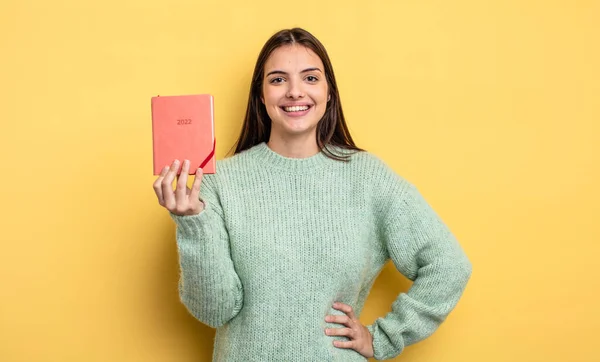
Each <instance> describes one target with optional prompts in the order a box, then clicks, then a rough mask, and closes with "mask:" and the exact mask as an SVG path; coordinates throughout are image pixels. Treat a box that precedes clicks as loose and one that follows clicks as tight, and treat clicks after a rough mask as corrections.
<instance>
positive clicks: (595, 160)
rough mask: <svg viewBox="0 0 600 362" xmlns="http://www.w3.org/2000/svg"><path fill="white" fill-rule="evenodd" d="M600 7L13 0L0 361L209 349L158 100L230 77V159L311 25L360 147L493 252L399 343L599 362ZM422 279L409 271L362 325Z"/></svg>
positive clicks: (472, 249) (224, 134) (226, 117)
mask: <svg viewBox="0 0 600 362" xmlns="http://www.w3.org/2000/svg"><path fill="white" fill-rule="evenodd" d="M599 15H600V4H599V2H598V1H591V0H590V1H584V0H580V1H567V0H563V1H517V0H510V1H494V2H481V1H475V0H473V1H464V0H458V1H389V2H383V1H377V0H372V1H360V2H358V1H357V2H354V3H352V2H348V1H341V0H338V1H329V2H326V1H322V0H320V1H312V0H307V1H303V2H283V1H262V2H257V3H255V2H253V1H230V2H217V1H172V2H171V1H164V0H163V1H156V0H145V1H141V0H118V1H117V0H105V1H96V2H87V1H76V0H58V1H54V2H50V1H31V0H25V1H24V0H8V1H6V0H4V1H3V2H2V5H1V10H0V46H1V56H0V83H1V86H0V104H1V105H2V106H1V112H2V113H1V115H2V117H1V118H2V120H1V122H2V127H1V128H0V151H1V153H0V154H1V155H2V169H3V172H2V176H1V178H2V184H1V187H0V200H1V201H2V211H1V212H2V218H1V220H2V233H1V238H2V239H1V241H2V244H1V245H2V252H1V253H0V286H1V288H0V360H1V361H6V362H21V361H68V362H71V361H90V362H92V361H94V362H95V361H115V362H121V361H136V362H137V361H144V362H150V361H157V362H158V361H165V362H166V361H169V362H171V361H177V362H187V361H189V362H192V361H209V359H210V356H211V352H212V338H213V336H214V334H213V333H214V332H213V330H212V329H210V328H209V327H206V326H204V325H202V324H200V323H199V322H197V321H195V320H194V319H193V318H192V317H191V316H190V315H189V314H188V313H187V312H186V310H185V309H184V307H183V306H182V305H181V304H180V303H179V301H178V296H177V292H176V285H177V278H178V265H177V254H176V248H175V244H174V243H175V234H174V232H175V230H174V225H173V223H172V222H171V220H170V219H169V218H168V215H167V213H166V210H164V209H162V208H161V207H160V206H159V205H158V203H157V201H156V198H155V195H154V192H153V190H152V182H153V181H154V179H155V177H154V176H152V147H151V128H150V125H151V124H150V97H152V96H154V95H158V94H160V95H174V94H192V93H205V92H209V93H212V94H214V96H215V106H216V111H215V114H216V119H217V121H216V133H217V137H218V139H219V143H218V146H217V158H218V159H221V158H223V157H225V155H226V153H227V152H228V151H229V149H230V147H231V146H232V145H233V142H234V140H235V138H236V137H237V135H238V133H239V130H240V125H241V120H242V118H243V115H244V111H245V105H246V100H247V92H248V87H249V82H250V76H251V72H252V68H253V66H254V62H255V60H256V57H257V55H258V52H259V50H260V48H261V46H262V45H263V43H264V42H265V41H266V39H267V38H268V37H269V36H271V35H272V34H273V33H274V32H275V31H277V30H279V29H281V28H288V27H292V26H302V27H305V28H306V29H308V30H309V31H311V32H312V33H313V34H314V35H316V36H317V37H318V38H319V39H320V40H321V41H322V42H323V43H324V44H325V46H326V47H327V49H328V51H329V53H330V56H331V58H332V61H333V64H334V68H335V71H336V75H337V77H338V82H339V87H340V92H341V96H342V101H343V106H344V111H345V113H346V115H347V120H348V124H349V127H350V129H351V132H352V134H353V136H354V138H355V140H356V141H357V142H358V144H359V145H360V146H362V147H364V148H366V149H367V150H369V151H371V152H373V153H375V154H377V155H378V156H380V157H381V158H382V159H384V160H385V161H386V162H388V163H389V164H390V165H391V166H392V167H393V168H394V169H395V170H396V171H397V172H398V173H400V174H402V175H403V176H404V177H406V178H407V179H409V180H410V181H412V182H413V183H415V184H416V185H417V186H418V187H419V188H420V190H421V191H422V193H423V194H424V195H425V197H426V198H427V199H428V201H429V202H430V203H431V204H432V205H433V207H434V208H435V209H436V210H437V211H438V213H439V214H440V215H441V216H442V217H443V219H444V220H445V221H446V222H447V224H448V225H449V226H450V227H451V229H452V230H453V232H454V233H455V234H456V236H457V237H458V239H459V240H460V241H461V243H462V245H463V246H464V248H465V250H466V252H467V254H468V255H469V257H470V258H471V261H472V262H473V268H474V273H473V277H472V279H471V282H470V283H469V285H468V288H467V290H466V292H465V294H464V296H463V298H462V299H461V301H460V303H459V304H458V306H457V308H456V309H455V311H454V312H453V313H452V314H451V315H450V317H449V318H448V319H447V321H446V322H445V323H444V324H443V325H442V327H441V328H440V329H439V330H438V331H437V332H436V333H435V334H434V335H433V336H432V337H430V338H429V339H427V340H426V341H423V342H421V343H419V344H417V345H414V346H411V347H409V348H407V349H406V351H405V353H404V354H403V355H402V356H401V357H399V358H398V359H396V360H398V361H404V362H417V361H419V362H422V361H428V362H429V361H436V362H437V361H448V362H459V361H460V362H464V361H477V362H479V361H486V362H496V361H544V362H559V361H600V357H599V356H600V352H598V341H597V340H598V337H599V335H600V327H599V326H600V312H599V311H598V307H599V306H600V303H599V302H600V300H599V299H600V298H599V294H600V288H599V282H598V279H599V278H600V271H599V270H598V267H597V262H598V260H597V259H598V256H599V251H600V247H599V246H598V242H599V241H600V231H599V227H598V220H597V219H598V217H599V215H600V207H599V206H598V205H599V203H600V192H599V191H598V187H599V186H600V171H599V166H598V165H599V164H600V146H599V141H600V139H599V138H600V132H599V131H600V127H599V126H598V122H599V121H600V110H599V102H600V71H599V66H600V51H599V49H600V47H599V44H600V36H599V35H600V26H599V25H598V24H599V23H598V21H599ZM190 182H191V179H190ZM408 287H409V283H408V282H407V281H406V280H405V279H404V278H403V277H402V276H400V275H399V274H398V273H397V272H396V271H395V269H394V268H393V266H392V265H391V264H389V265H388V266H387V267H386V268H385V270H384V272H383V273H382V274H381V276H380V278H379V279H378V281H377V283H376V285H375V287H374V289H373V291H372V293H371V295H370V297H369V299H368V301H367V306H366V309H365V311H364V313H363V315H362V317H361V320H362V321H363V322H364V323H365V324H367V323H370V322H372V321H373V320H374V319H375V318H376V317H378V316H381V315H383V314H385V313H386V312H387V311H388V310H389V308H390V305H391V302H392V300H393V299H394V298H395V296H396V294H397V293H399V292H401V291H403V290H406V289H407V288H408Z"/></svg>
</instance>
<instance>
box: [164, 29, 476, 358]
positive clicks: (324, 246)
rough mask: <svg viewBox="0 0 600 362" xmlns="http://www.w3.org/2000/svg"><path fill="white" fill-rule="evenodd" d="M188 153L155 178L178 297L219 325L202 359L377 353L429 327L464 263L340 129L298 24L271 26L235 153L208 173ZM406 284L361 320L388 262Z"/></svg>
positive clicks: (314, 47) (422, 210)
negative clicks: (175, 254)
mask: <svg viewBox="0 0 600 362" xmlns="http://www.w3.org/2000/svg"><path fill="white" fill-rule="evenodd" d="M189 167H190V166H189V164H188V162H187V160H186V161H185V162H184V163H183V165H182V167H181V174H182V175H185V176H184V177H178V179H177V186H176V188H175V191H173V187H172V182H173V181H174V179H175V177H176V174H177V171H178V170H179V168H180V164H179V162H178V161H177V160H175V162H173V164H172V165H171V166H170V167H168V166H166V167H165V169H164V170H163V171H162V173H161V174H160V176H159V177H158V178H157V180H156V182H155V183H154V189H155V191H156V194H157V197H158V200H159V203H160V205H162V206H164V207H165V208H166V209H167V210H168V211H169V213H170V215H171V217H172V218H173V220H174V221H175V223H176V225H177V245H178V250H179V258H180V265H181V278H180V283H179V292H180V297H181V300H182V302H183V304H184V305H185V306H186V307H187V308H188V310H189V311H190V313H191V314H193V315H194V316H195V317H196V318H197V319H198V320H200V321H201V322H203V323H205V324H207V325H209V326H212V327H215V328H217V333H216V339H215V345H214V354H213V361H343V362H351V361H365V360H366V358H369V357H375V358H376V359H388V358H392V357H394V356H397V355H398V354H400V353H401V352H402V350H403V349H404V347H406V346H408V345H410V344H412V343H415V342H417V341H419V340H422V339H424V338H426V337H427V336H429V335H430V334H431V333H433V332H434V331H435V330H436V329H437V327H438V326H439V325H440V323H442V321H443V320H444V319H445V318H446V316H447V315H448V314H449V313H450V311H451V310H452V309H453V308H454V306H455V305H456V303H457V302H458V299H459V298H460V296H461V295H462V292H463V290H464V288H465V286H466V283H467V281H468V280H469V278H470V275H471V264H470V262H469V260H468V258H467V257H466V255H465V253H464V252H463V250H462V248H461V247H460V245H459V244H458V243H457V241H456V240H455V238H454V237H453V236H452V234H451V233H450V231H449V230H448V228H447V227H446V226H445V225H444V223H443V222H442V221H441V220H440V219H439V218H438V217H437V215H436V214H435V212H434V211H433V210H432V209H431V208H430V207H429V205H428V204H427V203H426V201H425V200H424V199H423V198H422V197H421V195H420V194H419V192H418V191H417V190H416V188H415V187H414V186H413V185H411V184H410V183H409V182H407V181H406V180H404V179H403V178H401V177H400V176H398V175H397V174H396V173H395V172H394V171H393V170H392V169H391V168H389V167H388V166H387V165H386V164H385V163H384V162H382V161H381V160H380V159H378V158H377V157H376V156H374V155H372V154H370V153H368V152H366V151H363V150H361V149H360V148H358V147H356V146H355V144H354V142H353V141H352V137H351V136H350V133H349V132H348V128H347V127H346V123H345V120H344V115H343V112H342V106H341V102H340V97H339V93H338V89H337V85H336V81H335V76H334V72H333V68H332V66H331V63H330V61H329V57H328V55H327V52H326V51H325V49H324V47H323V46H322V44H321V43H320V42H319V41H318V40H317V39H316V38H315V37H314V36H312V35H311V34H310V33H308V32H307V31H305V30H303V29H298V28H295V29H291V30H282V31H280V32H278V33H276V34H275V35H273V36H272V37H271V38H270V39H269V40H268V41H267V43H266V44H265V45H264V47H263V49H262V51H261V53H260V55H259V57H258V61H257V63H256V67H255V69H254V75H253V77H252V84H251V90H250V96H249V101H248V108H247V112H246V117H245V120H244V125H243V129H242V133H241V135H240V137H239V139H238V142H237V148H236V150H235V154H234V155H233V156H232V157H228V158H225V159H223V160H220V161H218V162H217V173H216V174H209V175H205V176H203V175H202V170H200V169H198V170H197V172H196V176H195V179H194V182H193V185H192V188H191V189H190V188H188V187H187V185H186V181H187V175H188V172H189ZM390 258H391V260H392V261H393V262H394V264H395V266H396V268H397V269H398V270H399V271H400V272H401V273H402V274H403V275H405V276H406V277H408V278H410V279H411V280H413V281H414V283H413V285H412V287H411V288H410V290H409V291H408V292H407V293H401V294H400V295H399V296H398V298H397V299H396V301H395V302H394V303H393V305H392V311H391V312H390V313H388V314H387V315H386V316H384V317H381V318H378V319H377V320H376V321H375V322H374V323H373V324H371V325H369V326H363V325H362V324H361V323H360V321H359V316H360V313H361V310H362V308H363V305H364V302H365V299H366V298H367V295H368V293H369V291H370V289H371V287H372V285H373V282H374V281H375V278H376V277H377V275H378V274H379V272H380V271H381V269H382V267H383V266H384V264H385V263H386V261H387V260H389V259H390Z"/></svg>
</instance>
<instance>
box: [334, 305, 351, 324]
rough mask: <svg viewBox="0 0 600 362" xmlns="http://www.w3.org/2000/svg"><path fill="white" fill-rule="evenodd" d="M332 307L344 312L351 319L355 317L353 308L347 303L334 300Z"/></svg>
mask: <svg viewBox="0 0 600 362" xmlns="http://www.w3.org/2000/svg"><path fill="white" fill-rule="evenodd" d="M333 308H335V309H337V310H341V311H342V312H344V313H346V314H347V315H348V317H350V319H351V320H355V319H356V316H355V315H354V310H353V309H352V306H349V305H348V304H344V303H342V302H335V303H333Z"/></svg>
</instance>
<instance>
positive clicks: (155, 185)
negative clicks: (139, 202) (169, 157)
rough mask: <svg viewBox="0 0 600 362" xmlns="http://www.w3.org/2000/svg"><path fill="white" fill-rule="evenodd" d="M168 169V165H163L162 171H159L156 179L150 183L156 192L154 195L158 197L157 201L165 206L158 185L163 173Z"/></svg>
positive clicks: (163, 175) (163, 176)
mask: <svg viewBox="0 0 600 362" xmlns="http://www.w3.org/2000/svg"><path fill="white" fill-rule="evenodd" d="M168 170H169V166H165V167H163V169H162V171H160V175H158V178H157V179H156V181H154V184H153V185H152V188H153V189H154V193H155V194H156V197H157V198H158V203H159V204H160V205H162V206H165V199H164V198H163V193H162V188H161V186H160V185H161V182H162V180H163V178H165V175H166V174H167V171H168Z"/></svg>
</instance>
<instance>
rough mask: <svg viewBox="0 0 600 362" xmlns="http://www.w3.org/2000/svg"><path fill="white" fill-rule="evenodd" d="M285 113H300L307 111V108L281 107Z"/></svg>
mask: <svg viewBox="0 0 600 362" xmlns="http://www.w3.org/2000/svg"><path fill="white" fill-rule="evenodd" d="M282 108H283V110H284V111H286V112H302V111H306V110H307V109H309V108H310V107H309V106H293V107H282Z"/></svg>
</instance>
